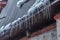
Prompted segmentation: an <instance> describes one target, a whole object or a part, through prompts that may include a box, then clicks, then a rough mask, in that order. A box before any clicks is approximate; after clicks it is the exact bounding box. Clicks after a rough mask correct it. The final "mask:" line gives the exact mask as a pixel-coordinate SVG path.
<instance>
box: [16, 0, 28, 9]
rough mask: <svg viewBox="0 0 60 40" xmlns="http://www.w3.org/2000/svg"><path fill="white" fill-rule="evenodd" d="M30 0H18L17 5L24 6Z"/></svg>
mask: <svg viewBox="0 0 60 40" xmlns="http://www.w3.org/2000/svg"><path fill="white" fill-rule="evenodd" d="M28 1H29V0H19V1H18V2H17V7H20V8H21V7H22V6H23V5H24V4H25V3H27V2H28Z"/></svg>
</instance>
